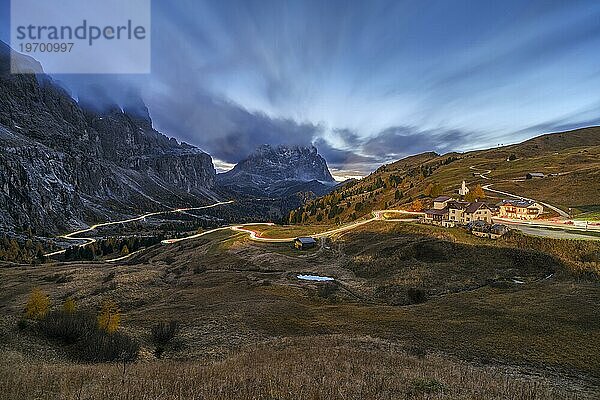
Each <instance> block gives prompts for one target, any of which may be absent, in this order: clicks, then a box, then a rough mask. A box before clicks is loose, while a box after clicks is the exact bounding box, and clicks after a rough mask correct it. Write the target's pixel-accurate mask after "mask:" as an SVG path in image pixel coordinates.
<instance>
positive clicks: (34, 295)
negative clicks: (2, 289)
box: [25, 288, 50, 319]
mask: <svg viewBox="0 0 600 400" xmlns="http://www.w3.org/2000/svg"><path fill="white" fill-rule="evenodd" d="M49 309H50V299H49V298H48V296H47V295H46V293H44V292H43V291H42V290H41V289H40V288H35V289H33V290H32V291H31V295H29V300H28V301H27V305H26V306H25V317H26V318H31V319H42V318H44V317H45V316H46V314H48V310H49Z"/></svg>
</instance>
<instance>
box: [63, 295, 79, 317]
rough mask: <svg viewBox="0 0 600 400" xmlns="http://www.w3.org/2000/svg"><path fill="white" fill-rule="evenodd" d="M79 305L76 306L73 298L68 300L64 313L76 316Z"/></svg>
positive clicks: (64, 306)
mask: <svg viewBox="0 0 600 400" xmlns="http://www.w3.org/2000/svg"><path fill="white" fill-rule="evenodd" d="M76 308H77V305H76V304H75V300H73V299H72V298H71V297H69V298H67V300H65V302H64V304H63V311H64V312H65V313H67V314H74V313H75V309H76Z"/></svg>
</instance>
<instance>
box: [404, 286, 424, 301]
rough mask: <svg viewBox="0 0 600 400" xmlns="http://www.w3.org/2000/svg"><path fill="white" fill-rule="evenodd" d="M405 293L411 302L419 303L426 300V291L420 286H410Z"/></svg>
mask: <svg viewBox="0 0 600 400" xmlns="http://www.w3.org/2000/svg"><path fill="white" fill-rule="evenodd" d="M407 295H408V299H409V301H410V303H411V304H420V303H424V302H426V301H427V292H425V290H424V289H422V288H410V289H408V292H407Z"/></svg>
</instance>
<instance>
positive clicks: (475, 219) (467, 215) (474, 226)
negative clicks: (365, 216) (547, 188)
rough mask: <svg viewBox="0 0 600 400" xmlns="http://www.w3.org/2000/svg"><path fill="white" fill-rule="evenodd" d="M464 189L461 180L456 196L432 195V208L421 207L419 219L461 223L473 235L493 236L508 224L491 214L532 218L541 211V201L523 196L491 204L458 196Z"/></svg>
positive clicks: (504, 230) (462, 194) (542, 208)
mask: <svg viewBox="0 0 600 400" xmlns="http://www.w3.org/2000/svg"><path fill="white" fill-rule="evenodd" d="M468 191H469V189H468V188H467V186H466V184H465V182H464V181H463V183H462V187H461V188H460V189H459V191H458V195H459V197H460V199H455V198H453V197H450V196H439V197H437V198H435V199H434V200H433V208H431V209H429V210H425V216H424V217H423V218H422V222H423V223H426V224H432V225H439V226H443V227H446V228H450V227H454V226H465V227H467V229H469V231H471V232H472V233H473V234H474V235H477V236H480V237H489V238H492V239H496V238H498V237H500V236H502V235H504V234H505V233H506V232H508V227H507V226H506V225H504V224H499V223H494V222H493V218H507V219H517V220H532V219H535V218H537V217H538V216H539V215H540V214H541V213H542V212H543V211H544V207H543V206H542V205H541V204H539V203H537V202H535V201H532V200H525V199H515V200H502V201H500V202H499V203H495V204H490V203H487V202H484V201H479V200H475V201H464V200H461V199H464V197H465V196H466V194H467V193H468Z"/></svg>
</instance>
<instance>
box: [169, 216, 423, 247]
mask: <svg viewBox="0 0 600 400" xmlns="http://www.w3.org/2000/svg"><path fill="white" fill-rule="evenodd" d="M392 213H397V214H402V215H412V216H423V215H424V213H421V212H415V211H404V210H376V211H373V212H372V215H373V216H372V218H369V219H365V220H362V221H361V220H357V221H354V222H352V223H350V224H348V225H344V226H342V227H339V228H335V229H330V230H328V231H325V232H320V233H314V234H309V236H311V237H314V238H324V237H330V236H332V235H335V234H338V233H342V232H347V231H350V230H352V229H356V228H358V227H359V226H362V225H366V224H369V223H371V222H373V221H387V222H414V221H416V220H417V219H416V218H403V219H386V218H385V216H384V214H392ZM256 225H266V226H274V225H275V224H273V223H272V222H260V223H256V222H255V223H247V224H241V225H231V226H224V227H221V228H215V229H210V230H208V231H205V232H201V233H196V234H194V235H191V236H186V237H182V238H177V239H166V240H163V241H162V242H161V243H163V244H172V243H177V242H181V241H184V240H190V239H197V238H199V237H202V236H204V235H208V234H210V233H214V232H218V231H223V230H227V229H230V230H232V231H234V232H243V233H248V234H249V238H250V240H254V241H256V242H266V243H289V242H293V241H294V239H296V238H297V237H298V236H291V237H286V238H267V237H263V236H261V233H260V232H257V231H254V230H252V229H248V228H246V227H247V226H256Z"/></svg>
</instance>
